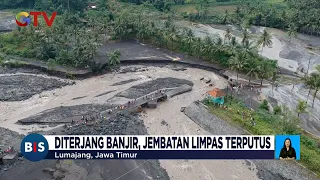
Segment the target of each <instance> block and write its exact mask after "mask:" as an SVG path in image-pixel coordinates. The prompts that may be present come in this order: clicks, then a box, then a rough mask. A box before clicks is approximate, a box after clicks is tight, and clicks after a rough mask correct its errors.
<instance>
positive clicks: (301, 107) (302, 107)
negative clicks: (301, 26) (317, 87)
mask: <svg viewBox="0 0 320 180" xmlns="http://www.w3.org/2000/svg"><path fill="white" fill-rule="evenodd" d="M307 107H308V106H307V103H306V102H305V101H301V100H298V104H297V107H296V111H297V113H298V118H299V117H300V114H302V113H307Z"/></svg>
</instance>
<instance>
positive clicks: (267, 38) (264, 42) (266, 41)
mask: <svg viewBox="0 0 320 180" xmlns="http://www.w3.org/2000/svg"><path fill="white" fill-rule="evenodd" d="M271 39H272V37H271V35H270V34H269V33H268V32H267V30H266V29H265V30H263V33H262V35H261V36H260V37H259V39H258V42H257V44H258V46H262V49H261V55H262V51H263V48H264V47H265V46H267V47H270V46H271V45H272V40H271Z"/></svg>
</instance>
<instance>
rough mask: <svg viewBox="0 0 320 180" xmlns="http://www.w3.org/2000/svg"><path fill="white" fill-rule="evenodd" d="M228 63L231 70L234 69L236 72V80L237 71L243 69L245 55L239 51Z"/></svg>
mask: <svg viewBox="0 0 320 180" xmlns="http://www.w3.org/2000/svg"><path fill="white" fill-rule="evenodd" d="M229 64H230V67H231V70H234V71H236V72H237V82H238V77H239V72H240V71H241V70H243V68H244V66H245V64H246V57H245V56H244V54H242V53H239V54H237V55H236V56H232V57H231V59H230V61H229Z"/></svg>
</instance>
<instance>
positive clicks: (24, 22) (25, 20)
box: [16, 11, 57, 27]
mask: <svg viewBox="0 0 320 180" xmlns="http://www.w3.org/2000/svg"><path fill="white" fill-rule="evenodd" d="M30 16H33V26H35V27H37V26H38V24H39V22H38V16H43V19H44V21H45V22H46V24H47V26H49V27H51V26H52V24H53V22H54V19H55V18H56V16H57V12H53V13H52V15H51V17H50V18H48V15H47V13H46V12H40V11H33V12H30V13H27V12H20V13H18V14H17V15H16V24H17V25H18V26H20V27H25V26H28V25H30V24H31V17H30Z"/></svg>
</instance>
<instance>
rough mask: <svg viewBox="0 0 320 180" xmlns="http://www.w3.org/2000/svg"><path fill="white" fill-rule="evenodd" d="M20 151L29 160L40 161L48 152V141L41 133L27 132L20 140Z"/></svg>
mask: <svg viewBox="0 0 320 180" xmlns="http://www.w3.org/2000/svg"><path fill="white" fill-rule="evenodd" d="M20 147H21V153H22V155H23V156H24V157H25V158H26V159H28V160H29V161H40V160H42V159H44V158H45V157H46V156H47V154H48V149H49V145H48V141H47V140H46V138H45V137H44V136H42V135H41V134H29V135H27V136H26V137H25V138H24V139H23V140H22V142H21V146H20Z"/></svg>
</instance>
